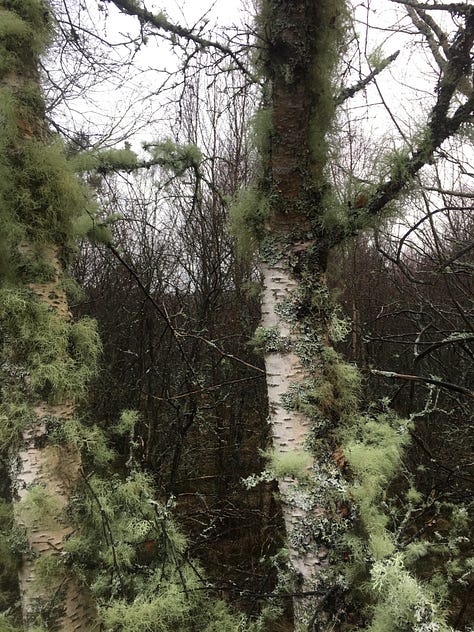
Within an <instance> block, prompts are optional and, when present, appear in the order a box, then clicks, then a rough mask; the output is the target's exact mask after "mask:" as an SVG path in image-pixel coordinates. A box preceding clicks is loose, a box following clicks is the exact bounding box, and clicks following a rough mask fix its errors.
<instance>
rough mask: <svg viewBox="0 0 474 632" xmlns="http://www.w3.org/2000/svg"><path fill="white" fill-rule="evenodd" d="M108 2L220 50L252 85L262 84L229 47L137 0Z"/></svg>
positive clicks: (153, 24)
mask: <svg viewBox="0 0 474 632" xmlns="http://www.w3.org/2000/svg"><path fill="white" fill-rule="evenodd" d="M107 2H112V4H114V5H115V6H116V7H117V8H118V9H119V10H120V11H121V12H122V13H126V14H127V15H132V16H135V17H136V18H138V19H139V20H140V21H141V22H147V23H148V24H151V25H152V26H153V27H155V28H156V29H158V30H160V31H166V32H167V33H171V34H172V35H176V36H177V37H182V38H184V39H186V40H188V41H190V42H194V43H195V44H197V45H198V46H200V47H202V48H214V49H215V50H218V51H219V52H221V53H222V54H223V55H225V56H226V57H230V58H231V59H232V61H233V62H234V64H235V65H236V66H237V68H238V69H239V70H240V71H241V72H242V73H243V74H244V75H245V76H246V77H247V78H248V79H250V81H251V82H252V83H260V80H259V78H258V77H257V76H256V75H254V74H253V73H252V72H251V71H250V70H249V69H248V68H247V67H246V66H245V64H243V63H242V62H241V61H240V59H239V58H238V56H237V54H236V53H235V51H233V50H232V49H231V48H230V47H229V46H226V45H225V44H222V43H221V42H218V41H216V40H210V39H207V38H205V37H201V36H200V35H197V34H196V33H194V32H193V30H192V29H188V28H185V27H183V26H180V25H179V24H173V23H172V22H170V21H169V20H168V18H167V17H166V16H165V15H164V14H163V13H159V14H157V15H155V14H154V13H152V12H151V11H148V9H146V8H145V7H142V6H140V5H139V4H138V2H136V0H107Z"/></svg>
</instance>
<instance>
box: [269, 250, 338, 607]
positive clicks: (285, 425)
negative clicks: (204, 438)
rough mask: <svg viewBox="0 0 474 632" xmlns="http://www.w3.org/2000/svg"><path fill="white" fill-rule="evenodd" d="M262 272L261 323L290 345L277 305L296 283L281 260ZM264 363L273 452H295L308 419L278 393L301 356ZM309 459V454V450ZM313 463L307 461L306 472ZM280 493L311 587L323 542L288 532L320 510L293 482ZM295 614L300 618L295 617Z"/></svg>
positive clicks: (305, 584) (293, 379)
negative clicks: (303, 542)
mask: <svg viewBox="0 0 474 632" xmlns="http://www.w3.org/2000/svg"><path fill="white" fill-rule="evenodd" d="M261 271H262V273H263V286H264V291H263V297H262V321H261V323H262V327H265V328H270V327H271V328H274V329H276V330H277V331H278V333H279V335H280V336H281V337H283V338H286V339H287V340H289V343H290V344H289V348H290V349H291V347H292V346H293V343H294V342H295V340H296V338H297V335H298V332H297V331H294V328H293V327H292V325H291V323H288V322H286V321H285V320H284V319H283V318H282V317H281V316H280V315H279V313H278V309H277V306H278V305H279V304H281V303H284V302H287V301H291V300H292V299H293V298H294V292H295V291H296V290H297V288H298V282H297V281H296V280H295V279H294V278H293V277H292V276H291V274H290V272H289V271H288V267H287V266H286V265H285V263H284V262H282V261H280V262H279V263H277V264H275V265H272V266H269V265H268V264H264V265H262V266H261ZM265 367H266V375H267V378H266V379H267V389H268V402H269V422H270V425H271V430H272V438H273V449H274V452H275V454H276V455H277V456H278V455H284V454H286V453H289V452H292V451H295V452H301V451H304V450H305V439H307V437H308V433H309V431H310V428H311V420H310V419H308V417H307V416H306V415H304V414H303V413H301V412H299V411H296V410H288V409H287V408H286V407H285V405H284V402H283V401H282V397H283V396H284V395H285V394H286V393H288V392H289V390H290V388H291V387H292V386H294V385H298V384H301V382H302V381H303V380H304V379H305V378H306V377H307V376H306V375H305V371H304V369H303V367H302V366H301V362H300V359H299V358H298V356H297V355H296V354H295V353H294V352H293V351H291V350H290V351H288V352H278V353H275V352H267V353H265ZM308 458H310V455H309V453H308ZM312 469H313V468H312V464H311V463H310V464H309V466H308V470H309V471H308V474H309V475H311V471H312ZM278 487H279V491H280V495H281V502H282V511H283V517H284V521H285V527H286V531H287V537H288V549H289V558H290V562H291V565H292V567H293V569H294V570H295V572H296V573H297V574H298V576H299V578H300V582H301V591H302V592H304V591H305V590H312V589H314V587H315V583H317V575H318V572H319V570H320V569H321V568H322V567H324V566H325V565H326V562H325V560H326V557H327V551H326V549H325V548H324V547H320V548H317V549H315V547H314V546H313V543H312V542H307V543H306V544H307V547H304V548H303V547H302V546H301V545H298V546H297V545H296V543H295V542H293V540H292V534H293V532H294V530H295V528H297V527H298V526H300V525H301V522H302V521H304V520H305V519H307V518H309V517H313V518H314V517H318V516H323V515H325V510H324V509H323V508H321V507H315V506H313V503H312V502H311V501H310V500H309V496H308V494H307V492H306V490H305V488H304V486H303V487H302V486H300V485H299V483H298V481H297V480H295V479H293V478H290V477H284V478H281V479H279V480H278ZM303 602H304V600H298V599H297V600H296V601H295V610H301V607H300V605H299V604H302V603H303ZM297 618H301V617H300V616H297Z"/></svg>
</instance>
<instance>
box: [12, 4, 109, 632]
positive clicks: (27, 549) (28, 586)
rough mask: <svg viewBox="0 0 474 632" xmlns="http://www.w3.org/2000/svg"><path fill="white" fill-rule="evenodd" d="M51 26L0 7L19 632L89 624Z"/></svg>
mask: <svg viewBox="0 0 474 632" xmlns="http://www.w3.org/2000/svg"><path fill="white" fill-rule="evenodd" d="M51 28H52V18H51V15H50V12H49V7H48V5H47V4H45V3H44V2H42V1H41V0H27V1H13V2H11V1H9V0H5V1H2V2H1V3H0V95H1V96H0V121H1V131H0V147H1V156H0V170H1V178H0V179H1V184H0V217H1V219H0V234H1V238H2V252H1V257H2V270H1V277H0V285H1V288H0V327H1V337H2V350H1V359H2V364H1V373H2V398H1V421H2V431H1V436H2V443H3V447H5V445H9V446H10V449H11V458H12V464H13V465H12V469H11V482H12V497H13V499H14V503H15V510H14V513H15V522H16V526H15V540H16V543H17V547H18V551H19V553H21V563H20V566H19V582H20V596H21V603H22V611H23V621H24V625H25V629H33V628H35V629H39V628H40V627H41V626H42V625H45V626H47V628H48V629H58V630H64V631H68V632H72V631H73V630H74V631H79V630H84V631H85V630H89V631H90V630H95V629H97V627H98V622H97V616H96V610H95V606H94V603H93V601H92V599H91V596H90V594H89V590H88V588H87V587H86V586H84V585H83V584H82V582H81V581H79V580H78V579H77V578H75V577H74V575H73V574H72V573H71V571H70V569H68V567H67V566H66V565H65V564H64V563H63V557H64V556H62V552H63V547H64V542H65V540H66V539H67V537H68V536H69V535H70V534H71V532H72V527H71V526H70V525H68V522H67V519H66V517H65V508H66V506H67V503H68V500H69V498H70V495H71V493H72V491H73V490H74V488H75V486H76V484H77V482H78V479H79V477H80V468H81V458H80V453H79V450H78V449H77V447H76V445H75V443H74V442H68V441H67V440H63V441H59V439H58V437H60V436H61V434H62V429H63V428H64V427H65V426H66V425H67V424H69V423H71V421H72V419H73V417H74V411H75V406H76V403H77V401H78V400H79V399H80V398H81V397H82V396H83V395H84V391H85V386H86V383H87V380H88V378H89V377H90V376H91V375H92V373H93V371H94V368H95V363H96V358H97V354H98V351H99V349H100V344H99V341H98V337H97V333H96V330H95V325H94V323H93V322H92V321H91V320H90V319H84V320H82V321H79V322H77V323H73V322H72V321H71V317H70V313H69V309H68V304H67V300H66V293H65V284H66V278H65V275H64V267H63V266H64V262H65V261H66V260H67V257H68V249H70V238H71V236H72V234H73V221H74V218H75V217H77V216H78V215H79V214H80V213H82V212H83V211H84V209H86V208H87V207H88V206H89V207H90V201H89V200H88V198H87V195H86V194H85V193H84V191H83V188H82V186H81V185H80V183H79V182H78V181H77V179H76V177H75V176H74V174H73V173H72V172H71V171H70V170H69V168H68V166H67V163H66V158H65V156H64V153H63V150H62V147H61V144H60V143H58V142H57V141H56V140H54V138H52V136H51V135H50V134H49V132H48V129H47V127H46V125H45V120H44V105H43V100H42V96H41V89H40V82H39V74H38V70H37V64H38V55H39V54H40V53H41V52H43V50H44V47H45V46H46V44H47V42H48V40H49V38H50V36H51ZM36 626H37V627H36ZM41 629H43V628H41Z"/></svg>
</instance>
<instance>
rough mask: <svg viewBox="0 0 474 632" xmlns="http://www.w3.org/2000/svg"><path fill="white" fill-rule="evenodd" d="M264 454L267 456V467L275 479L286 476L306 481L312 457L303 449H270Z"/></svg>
mask: <svg viewBox="0 0 474 632" xmlns="http://www.w3.org/2000/svg"><path fill="white" fill-rule="evenodd" d="M266 456H267V457H268V458H269V464H268V468H269V470H270V471H271V472H272V473H273V475H274V477H275V478H276V479H277V480H278V479H283V478H287V477H288V478H293V479H296V480H298V481H306V480H307V479H308V477H309V475H310V470H311V463H312V458H311V455H310V454H309V453H308V452H306V451H305V450H288V452H276V451H274V450H272V451H271V452H269V453H267V455H266Z"/></svg>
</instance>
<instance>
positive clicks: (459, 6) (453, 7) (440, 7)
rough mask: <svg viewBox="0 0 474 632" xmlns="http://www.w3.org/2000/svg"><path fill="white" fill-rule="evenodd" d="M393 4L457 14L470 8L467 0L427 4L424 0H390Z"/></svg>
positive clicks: (463, 12)
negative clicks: (422, 0) (420, 0)
mask: <svg viewBox="0 0 474 632" xmlns="http://www.w3.org/2000/svg"><path fill="white" fill-rule="evenodd" d="M390 2H394V3H395V4H403V5H405V6H406V7H413V9H423V11H451V12H452V13H457V14H462V15H464V14H466V13H467V12H468V11H471V10H472V4H471V3H468V2H451V3H444V4H427V3H426V2H416V1H415V0H390Z"/></svg>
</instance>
